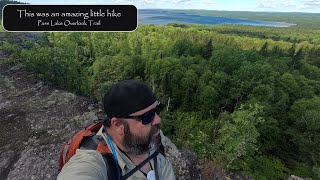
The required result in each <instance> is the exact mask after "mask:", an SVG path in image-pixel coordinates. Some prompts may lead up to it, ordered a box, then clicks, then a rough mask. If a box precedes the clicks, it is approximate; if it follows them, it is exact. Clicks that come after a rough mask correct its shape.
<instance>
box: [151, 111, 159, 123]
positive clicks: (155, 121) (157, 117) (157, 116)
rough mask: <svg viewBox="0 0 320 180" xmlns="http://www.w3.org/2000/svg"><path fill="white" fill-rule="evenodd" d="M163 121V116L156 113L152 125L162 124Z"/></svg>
mask: <svg viewBox="0 0 320 180" xmlns="http://www.w3.org/2000/svg"><path fill="white" fill-rule="evenodd" d="M160 122H161V118H160V116H159V115H158V114H157V113H156V115H155V116H154V119H153V121H152V125H156V124H160Z"/></svg>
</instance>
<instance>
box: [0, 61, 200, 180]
mask: <svg viewBox="0 0 320 180" xmlns="http://www.w3.org/2000/svg"><path fill="white" fill-rule="evenodd" d="M98 114H101V108H100V104H99V102H96V101H94V100H92V99H88V98H85V97H81V96H77V95H75V94H72V93H69V92H66V91H64V90H61V89H59V88H54V87H52V86H48V85H46V84H44V83H43V82H41V81H39V80H37V79H36V78H34V77H33V75H32V73H30V72H29V71H27V70H25V69H22V68H19V67H17V66H12V65H11V66H10V65H4V64H0V179H1V180H2V179H10V180H11V179H15V180H19V179H21V180H25V179H32V180H38V179H39V180H43V179H56V177H57V175H58V158H59V151H60V148H61V145H62V143H63V142H64V141H66V140H67V139H69V138H70V137H71V136H72V135H74V133H75V132H76V131H77V130H79V129H81V128H83V127H85V126H86V125H88V124H90V123H92V122H93V121H95V120H97V119H98V117H97V115H98ZM166 142H167V143H166V144H168V145H167V146H166V152H167V157H168V158H169V159H170V160H171V161H172V164H173V167H174V171H175V174H176V176H177V179H187V180H188V179H190V180H191V179H192V180H194V179H201V175H200V168H199V166H198V163H197V159H196V156H195V155H194V154H193V153H191V152H189V151H186V150H183V151H179V150H178V149H177V148H176V147H175V146H174V144H172V143H171V141H170V140H169V139H166Z"/></svg>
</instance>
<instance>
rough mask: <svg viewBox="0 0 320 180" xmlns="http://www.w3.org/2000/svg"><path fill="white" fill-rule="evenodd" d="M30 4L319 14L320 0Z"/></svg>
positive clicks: (63, 0)
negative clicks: (103, 5)
mask: <svg viewBox="0 0 320 180" xmlns="http://www.w3.org/2000/svg"><path fill="white" fill-rule="evenodd" d="M20 1H21V2H27V3H30V4H134V5H135V6H136V7H137V8H138V9H150V8H152V9H208V10H230V11H278V12H313V13H320V0H55V1H53V2H48V1H45V0H20Z"/></svg>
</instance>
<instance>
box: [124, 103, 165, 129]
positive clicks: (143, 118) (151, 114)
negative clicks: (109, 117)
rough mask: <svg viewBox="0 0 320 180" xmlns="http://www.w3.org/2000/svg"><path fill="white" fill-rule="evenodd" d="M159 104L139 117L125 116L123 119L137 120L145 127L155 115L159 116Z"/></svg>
mask: <svg viewBox="0 0 320 180" xmlns="http://www.w3.org/2000/svg"><path fill="white" fill-rule="evenodd" d="M161 107H162V106H160V102H158V104H157V106H156V107H155V108H153V109H151V110H150V111H147V112H145V113H143V114H141V115H139V116H126V117H124V118H125V119H137V120H140V121H141V122H142V124H143V125H147V124H149V123H151V122H152V121H153V119H154V117H155V116H156V113H157V114H159V113H160V112H161V109H162V108H161Z"/></svg>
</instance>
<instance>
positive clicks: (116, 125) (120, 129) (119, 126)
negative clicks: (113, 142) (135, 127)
mask: <svg viewBox="0 0 320 180" xmlns="http://www.w3.org/2000/svg"><path fill="white" fill-rule="evenodd" d="M111 128H113V130H114V131H115V132H116V133H117V134H118V135H123V134H124V126H123V123H122V122H121V120H120V119H118V118H115V117H113V118H112V119H111Z"/></svg>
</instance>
